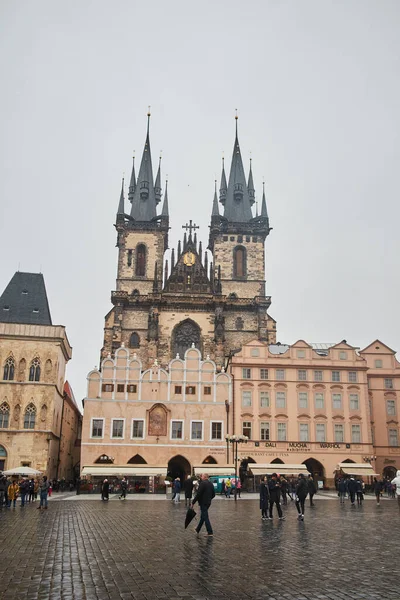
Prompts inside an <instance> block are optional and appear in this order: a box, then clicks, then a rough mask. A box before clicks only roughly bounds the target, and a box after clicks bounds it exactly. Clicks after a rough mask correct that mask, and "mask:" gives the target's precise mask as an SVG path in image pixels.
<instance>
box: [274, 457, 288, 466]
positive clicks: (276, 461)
mask: <svg viewBox="0 0 400 600" xmlns="http://www.w3.org/2000/svg"><path fill="white" fill-rule="evenodd" d="M284 464H285V463H284V461H283V460H282V459H281V458H274V460H271V465H284Z"/></svg>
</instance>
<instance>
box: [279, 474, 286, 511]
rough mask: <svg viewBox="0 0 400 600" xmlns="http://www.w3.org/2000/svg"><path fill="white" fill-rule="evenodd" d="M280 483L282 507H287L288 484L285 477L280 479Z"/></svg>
mask: <svg viewBox="0 0 400 600" xmlns="http://www.w3.org/2000/svg"><path fill="white" fill-rule="evenodd" d="M280 481H281V495H282V502H283V506H287V493H288V482H287V479H285V477H281V479H280Z"/></svg>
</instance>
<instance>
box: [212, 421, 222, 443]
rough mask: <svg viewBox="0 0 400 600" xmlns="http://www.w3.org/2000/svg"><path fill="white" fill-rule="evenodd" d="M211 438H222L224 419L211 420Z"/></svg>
mask: <svg viewBox="0 0 400 600" xmlns="http://www.w3.org/2000/svg"><path fill="white" fill-rule="evenodd" d="M211 439H212V440H222V421H211Z"/></svg>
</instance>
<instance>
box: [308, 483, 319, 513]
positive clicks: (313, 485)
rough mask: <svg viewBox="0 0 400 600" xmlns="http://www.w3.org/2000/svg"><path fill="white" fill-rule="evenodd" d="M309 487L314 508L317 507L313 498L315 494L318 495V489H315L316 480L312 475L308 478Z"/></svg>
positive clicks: (311, 505)
mask: <svg viewBox="0 0 400 600" xmlns="http://www.w3.org/2000/svg"><path fill="white" fill-rule="evenodd" d="M307 487H308V494H309V496H310V507H311V508H313V507H314V506H315V504H314V501H313V498H314V496H315V494H316V493H317V488H316V487H315V483H314V478H313V476H312V475H309V476H308V478H307Z"/></svg>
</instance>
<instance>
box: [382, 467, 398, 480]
mask: <svg viewBox="0 0 400 600" xmlns="http://www.w3.org/2000/svg"><path fill="white" fill-rule="evenodd" d="M396 473H397V469H396V467H385V468H384V469H383V477H384V478H385V479H390V480H392V479H394V478H395V477H396Z"/></svg>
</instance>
